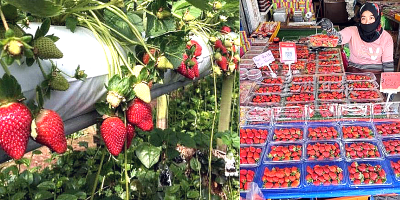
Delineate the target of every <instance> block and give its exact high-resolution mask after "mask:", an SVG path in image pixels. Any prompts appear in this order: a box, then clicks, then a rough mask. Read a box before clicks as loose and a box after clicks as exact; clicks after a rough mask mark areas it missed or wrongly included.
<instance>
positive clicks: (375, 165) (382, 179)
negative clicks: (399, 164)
mask: <svg viewBox="0 0 400 200" xmlns="http://www.w3.org/2000/svg"><path fill="white" fill-rule="evenodd" d="M389 165H390V164H389V163H388V162H387V161H352V162H348V163H347V171H348V173H349V176H348V181H349V185H350V187H358V188H359V187H379V186H389V185H392V184H393V180H392V175H391V173H390V172H391V171H389V170H390V169H389Z"/></svg>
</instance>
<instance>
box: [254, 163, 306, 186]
mask: <svg viewBox="0 0 400 200" xmlns="http://www.w3.org/2000/svg"><path fill="white" fill-rule="evenodd" d="M300 177H301V169H300V168H299V167H297V166H292V167H272V168H271V169H270V168H269V167H266V168H265V169H264V173H263V176H262V178H261V180H262V182H263V186H262V187H263V188H267V189H268V188H298V187H300Z"/></svg>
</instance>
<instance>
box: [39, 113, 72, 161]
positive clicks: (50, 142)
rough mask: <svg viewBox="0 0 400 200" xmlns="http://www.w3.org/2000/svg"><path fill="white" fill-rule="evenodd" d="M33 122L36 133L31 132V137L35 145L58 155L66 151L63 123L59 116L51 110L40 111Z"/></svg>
mask: <svg viewBox="0 0 400 200" xmlns="http://www.w3.org/2000/svg"><path fill="white" fill-rule="evenodd" d="M35 122H36V131H32V134H31V135H32V137H33V139H35V141H36V142H37V143H40V144H43V145H45V146H47V147H49V148H50V149H51V150H53V151H55V152H57V153H59V154H62V153H64V152H65V151H66V150H67V139H66V138H65V134H64V123H63V121H62V119H61V117H60V115H58V114H57V113H56V112H54V111H52V110H46V109H42V110H41V111H40V113H39V115H38V116H37V117H36V120H35ZM34 133H36V134H34Z"/></svg>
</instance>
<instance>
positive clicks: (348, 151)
mask: <svg viewBox="0 0 400 200" xmlns="http://www.w3.org/2000/svg"><path fill="white" fill-rule="evenodd" d="M343 146H344V156H345V159H346V160H347V161H349V162H350V161H353V160H383V159H384V154H383V152H382V147H381V144H380V142H379V141H378V140H373V141H371V140H368V141H347V142H343Z"/></svg>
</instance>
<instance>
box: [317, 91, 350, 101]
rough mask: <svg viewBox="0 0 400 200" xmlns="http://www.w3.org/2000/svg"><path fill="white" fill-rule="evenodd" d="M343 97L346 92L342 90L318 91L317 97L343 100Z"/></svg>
mask: <svg viewBox="0 0 400 200" xmlns="http://www.w3.org/2000/svg"><path fill="white" fill-rule="evenodd" d="M345 98H346V94H345V93H344V91H343V90H337V91H324V92H319V93H318V99H320V100H343V99H345Z"/></svg>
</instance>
